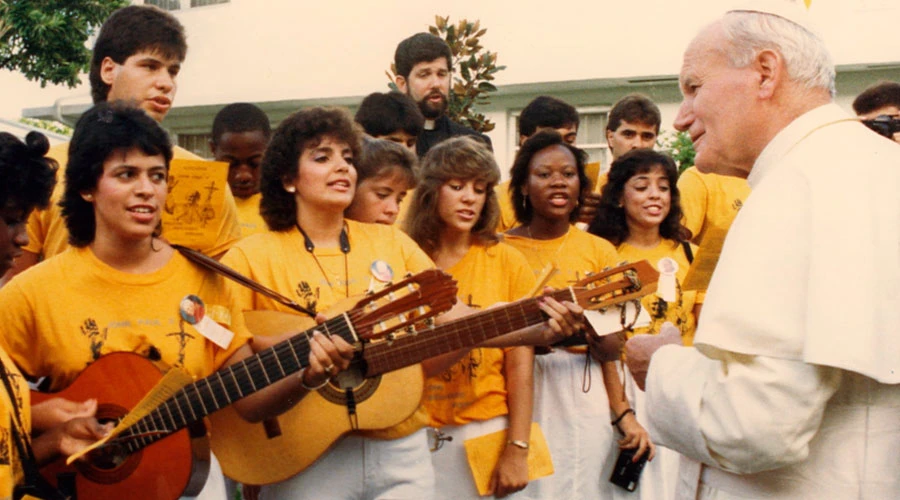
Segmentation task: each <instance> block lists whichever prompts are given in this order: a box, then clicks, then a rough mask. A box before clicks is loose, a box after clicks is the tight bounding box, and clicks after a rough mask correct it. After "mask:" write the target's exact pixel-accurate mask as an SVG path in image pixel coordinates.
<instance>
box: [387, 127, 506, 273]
mask: <svg viewBox="0 0 900 500" xmlns="http://www.w3.org/2000/svg"><path fill="white" fill-rule="evenodd" d="M420 175H421V177H422V180H421V182H420V183H419V185H418V186H416V191H415V193H414V195H413V200H412V204H410V206H409V211H408V213H407V216H406V220H405V221H404V229H405V230H406V232H407V234H409V236H410V237H411V238H412V239H413V240H414V241H415V242H416V243H418V244H419V246H420V247H422V250H425V253H427V254H428V255H431V256H434V252H435V250H437V247H438V238H439V237H440V230H441V228H442V227H443V226H444V222H443V221H442V220H441V217H440V215H439V207H438V197H439V196H438V194H439V192H440V190H441V186H443V185H444V183H446V182H447V181H449V180H451V179H461V180H464V181H467V180H469V179H475V180H478V181H484V182H485V183H487V190H486V191H485V200H484V207H483V208H482V209H481V213H480V214H478V220H477V221H475V225H474V226H472V229H471V230H470V232H471V233H472V241H473V243H475V244H478V245H484V246H490V245H493V244H494V243H497V241H498V240H499V238H498V236H497V234H496V233H497V224H498V223H499V222H500V204H499V202H498V201H497V195H496V193H494V186H495V185H496V184H497V182H498V181H499V180H500V167H498V166H497V161H496V160H495V159H494V153H492V152H491V150H490V148H488V147H487V144H485V143H484V142H482V141H479V140H478V139H476V138H475V137H472V136H465V135H464V136H457V137H452V138H450V139H447V140H445V141H442V142H440V143H438V144H437V145H436V146H434V147H433V148H431V149H429V150H428V153H427V154H426V155H425V157H424V158H423V159H422V166H421V174H420Z"/></svg>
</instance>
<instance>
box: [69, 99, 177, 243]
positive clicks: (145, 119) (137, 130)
mask: <svg viewBox="0 0 900 500" xmlns="http://www.w3.org/2000/svg"><path fill="white" fill-rule="evenodd" d="M134 148H137V149H140V150H141V151H143V152H144V154H147V155H152V156H156V155H162V156H163V157H164V158H165V161H166V169H167V170H168V168H169V162H170V161H171V160H172V142H171V141H170V140H169V135H168V134H167V133H166V131H165V130H163V129H162V127H160V126H159V124H158V123H156V121H155V120H154V119H153V118H150V116H149V115H148V114H146V113H144V111H143V110H141V109H138V108H135V107H133V106H130V105H128V103H119V102H114V103H100V104H97V105H96V106H94V107H93V108H91V109H89V110H87V111H86V112H85V113H84V114H83V115H81V118H79V119H78V123H76V124H75V131H74V132H73V133H72V142H70V143H69V163H68V165H67V166H66V186H65V192H64V193H63V199H62V201H61V202H60V206H61V207H62V215H63V217H64V218H65V219H66V228H68V230H69V244H71V245H72V246H76V247H84V246H87V245H89V244H90V243H91V242H92V241H94V236H95V232H96V229H97V221H96V220H95V219H94V206H93V205H92V204H90V203H88V202H87V201H85V200H84V198H82V193H85V192H88V191H92V190H93V189H95V188H96V187H97V182H98V181H99V179H100V176H101V175H103V163H104V162H105V161H106V159H107V158H109V156H110V155H111V154H113V153H115V152H116V151H127V150H130V149H134ZM158 232H159V228H158V229H157V233H158Z"/></svg>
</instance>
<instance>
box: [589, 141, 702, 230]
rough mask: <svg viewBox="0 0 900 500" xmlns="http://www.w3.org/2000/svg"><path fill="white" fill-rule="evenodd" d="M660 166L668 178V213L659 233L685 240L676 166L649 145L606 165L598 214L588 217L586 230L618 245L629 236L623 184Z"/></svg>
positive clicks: (667, 156)
mask: <svg viewBox="0 0 900 500" xmlns="http://www.w3.org/2000/svg"><path fill="white" fill-rule="evenodd" d="M657 166H660V167H662V168H663V171H664V172H665V174H666V178H667V179H668V180H669V193H670V196H671V201H670V203H669V213H668V215H666V218H665V219H663V221H662V222H661V223H660V225H659V234H660V236H662V237H663V238H666V239H670V240H675V241H684V240H686V239H687V230H686V229H684V228H683V226H682V225H681V215H682V212H681V195H680V194H679V192H678V168H677V167H676V166H675V162H674V161H673V160H672V158H671V157H670V156H669V155H667V154H665V153H660V152H659V151H654V150H652V149H633V150H631V151H629V152H627V153H625V154H624V155H622V156H620V157H619V158H618V159H616V161H614V162H613V163H612V166H611V167H610V169H609V175H608V179H609V180H608V181H607V183H606V184H605V185H604V186H603V190H602V191H601V195H600V205H599V206H598V207H597V215H596V216H595V217H594V220H593V221H591V225H590V227H589V228H588V232H590V233H592V234H595V235H597V236H599V237H601V238H604V239H606V240H608V241H609V242H610V243H612V244H613V245H616V246H618V245H620V244H622V242H624V241H625V240H626V239H628V235H629V230H628V222H627V220H626V214H625V208H624V207H623V206H622V205H620V200H621V199H622V196H623V194H624V192H625V184H626V183H627V182H628V180H629V179H631V178H632V177H634V176H635V175H638V174H643V173H647V172H650V171H651V170H653V168H655V167H657Z"/></svg>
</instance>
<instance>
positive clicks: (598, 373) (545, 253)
mask: <svg viewBox="0 0 900 500" xmlns="http://www.w3.org/2000/svg"><path fill="white" fill-rule="evenodd" d="M585 158H586V154H585V153H584V152H583V151H582V150H580V149H578V148H576V147H574V146H571V145H569V144H566V142H565V141H563V138H562V137H561V136H560V135H559V133H558V132H556V131H553V130H547V131H542V132H538V133H537V134H535V135H533V136H532V137H531V138H529V139H528V140H526V141H525V143H524V144H522V147H521V148H520V149H519V152H518V154H517V155H516V158H515V161H514V162H513V166H512V169H511V170H510V177H511V181H510V186H509V190H510V195H511V198H512V200H513V206H514V208H515V212H516V218H517V219H518V222H519V224H520V225H519V226H517V227H515V228H513V229H511V230H509V231H508V232H507V233H506V241H507V242H508V243H509V244H510V245H512V246H514V247H515V248H517V249H518V250H520V251H521V252H522V253H523V254H524V255H525V258H526V259H528V263H529V265H530V267H531V269H532V271H533V272H534V273H535V274H542V273H544V272H548V271H550V270H551V269H556V270H557V272H556V274H554V275H553V276H552V277H551V278H550V280H549V282H548V285H550V286H552V287H555V288H563V287H566V286H569V284H571V283H573V282H575V281H577V280H579V279H582V278H584V277H586V276H587V275H589V274H591V273H598V272H601V271H603V270H604V269H606V268H610V267H614V266H615V265H616V264H617V263H618V262H619V257H618V255H617V254H616V249H615V248H614V247H613V246H612V245H610V244H609V242H607V241H605V240H603V239H601V238H598V237H596V236H593V235H590V234H588V233H586V232H584V231H581V230H580V229H578V228H576V227H574V226H573V224H574V222H575V221H576V220H577V215H578V213H577V212H578V207H579V205H580V204H581V202H582V199H583V196H584V192H585V190H586V189H589V184H588V182H587V176H586V175H585V173H584V164H585ZM588 335H589V334H588ZM593 354H594V355H595V357H596V359H597V361H599V366H598V363H595V362H592V361H591V357H590V354H589V353H588V350H587V349H586V348H584V347H581V346H578V347H570V348H561V349H555V350H553V351H552V352H550V353H549V354H545V355H539V356H536V359H535V369H534V380H535V381H534V385H535V403H534V413H535V421H537V422H538V423H539V424H540V425H541V427H542V428H543V430H544V433H545V435H546V437H547V442H548V444H549V445H550V455H551V456H552V457H553V466H554V470H555V471H556V472H555V473H554V474H553V475H552V476H550V477H548V478H544V479H542V480H540V481H537V482H535V484H534V488H535V489H536V490H537V491H536V493H535V494H536V495H537V496H538V497H540V498H611V497H612V496H613V495H614V491H615V490H614V489H615V488H616V487H615V486H613V485H612V484H611V483H609V482H608V481H606V478H608V477H609V476H610V474H611V472H612V468H613V465H614V463H615V458H616V452H617V450H616V448H622V449H625V448H636V449H637V453H636V456H638V457H639V456H641V455H643V454H649V456H650V457H651V458H652V456H653V453H654V447H653V444H652V443H651V442H650V439H649V436H648V434H647V431H646V430H644V428H643V427H642V426H641V425H640V424H639V423H638V422H637V420H636V419H635V418H634V414H633V413H632V410H631V409H630V407H629V405H628V402H627V401H626V399H625V393H624V390H623V387H622V383H621V381H620V380H619V374H618V371H617V368H616V361H614V360H608V353H600V352H593ZM617 355H618V353H617V352H616V353H614V356H613V359H615V358H616V357H617ZM587 366H589V368H588V367H587ZM593 381H602V382H603V390H596V389H591V386H592V383H593ZM609 422H616V426H610V425H609ZM614 428H618V430H619V431H620V432H621V433H622V434H623V436H624V437H622V439H620V440H619V444H618V446H615V441H614V440H615V436H614V435H613V430H614ZM577 471H595V473H592V474H579V473H578V472H577ZM598 474H599V476H600V477H599V478H598Z"/></svg>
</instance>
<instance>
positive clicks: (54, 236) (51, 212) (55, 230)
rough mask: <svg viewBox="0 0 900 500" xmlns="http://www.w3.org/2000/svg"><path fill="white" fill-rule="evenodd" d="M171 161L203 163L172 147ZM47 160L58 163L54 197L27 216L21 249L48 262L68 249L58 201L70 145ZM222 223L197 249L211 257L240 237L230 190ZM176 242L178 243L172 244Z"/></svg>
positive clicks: (59, 147) (55, 149)
mask: <svg viewBox="0 0 900 500" xmlns="http://www.w3.org/2000/svg"><path fill="white" fill-rule="evenodd" d="M172 153H173V158H177V159H186V160H202V158H200V157H199V156H197V155H195V154H194V153H191V152H190V151H188V150H186V149H184V148H180V147H177V146H176V147H174V148H172ZM47 157H49V158H53V159H54V160H56V161H57V162H58V163H59V170H57V172H56V179H57V182H56V187H55V188H54V189H53V195H52V196H51V197H50V205H49V206H48V207H47V208H46V209H45V210H35V211H33V212H32V213H31V215H30V216H29V217H28V225H27V230H28V245H26V246H25V247H24V249H25V250H28V251H29V252H31V253H35V254H39V255H43V257H44V258H45V259H49V258H50V257H53V256H54V255H57V254H59V253H62V252H63V251H64V250H65V249H66V248H68V247H69V231H68V229H67V228H66V221H65V220H64V219H63V217H62V208H60V206H59V201H60V200H61V199H62V197H63V194H64V192H65V179H66V175H65V168H66V163H68V161H69V143H68V142H66V143H63V144H57V145H56V146H53V147H52V148H50V151H48V152H47ZM223 209H224V216H223V217H222V224H221V226H219V231H218V233H217V236H216V241H215V242H214V243H213V245H212V246H210V247H209V248H196V249H195V250H199V251H201V252H203V253H204V254H206V255H208V256H210V257H213V256H217V255H219V254H221V253H224V252H225V251H227V250H228V249H229V248H231V245H233V244H234V242H236V241H237V240H238V239H240V236H241V228H240V225H239V224H238V216H237V208H235V204H234V196H233V195H232V194H231V188H229V189H226V190H225V206H224V207H223ZM162 236H163V237H164V238H165V236H166V225H165V224H163V234H162ZM173 243H177V241H175V242H173Z"/></svg>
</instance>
